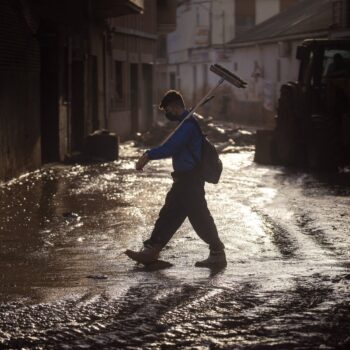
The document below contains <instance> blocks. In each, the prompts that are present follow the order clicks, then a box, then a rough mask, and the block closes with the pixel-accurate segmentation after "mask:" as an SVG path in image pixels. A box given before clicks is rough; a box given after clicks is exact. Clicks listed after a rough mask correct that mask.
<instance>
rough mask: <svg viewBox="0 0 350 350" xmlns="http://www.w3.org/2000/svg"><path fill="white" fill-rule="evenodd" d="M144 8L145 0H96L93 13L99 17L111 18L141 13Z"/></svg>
mask: <svg viewBox="0 0 350 350" xmlns="http://www.w3.org/2000/svg"><path fill="white" fill-rule="evenodd" d="M143 10H144V0H94V1H93V14H94V15H95V16H96V17H98V18H111V17H119V16H124V15H132V14H140V13H142V12H143Z"/></svg>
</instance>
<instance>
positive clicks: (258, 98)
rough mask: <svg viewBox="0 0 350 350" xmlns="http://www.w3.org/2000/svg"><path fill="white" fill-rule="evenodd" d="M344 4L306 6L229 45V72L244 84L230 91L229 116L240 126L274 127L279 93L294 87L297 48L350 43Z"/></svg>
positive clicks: (316, 0) (309, 0) (314, 0)
mask: <svg viewBox="0 0 350 350" xmlns="http://www.w3.org/2000/svg"><path fill="white" fill-rule="evenodd" d="M348 3H349V2H348V1H332V0H304V1H301V2H299V3H296V4H295V5H294V6H292V7H291V8H290V9H289V10H288V11H286V12H283V13H280V14H278V15H276V16H274V17H273V18H271V19H270V20H268V21H265V22H263V23H261V24H259V25H258V26H256V27H255V28H253V29H251V30H250V31H248V32H246V33H244V34H242V36H240V37H238V38H236V39H235V40H233V41H232V42H231V43H230V44H229V45H228V48H229V50H230V51H231V59H232V63H231V64H232V65H231V67H232V68H233V70H234V71H235V72H236V73H237V74H238V75H240V76H242V78H243V79H245V80H246V81H247V82H248V87H247V89H246V90H244V91H243V90H232V92H231V95H230V96H231V101H232V104H231V106H230V111H231V115H232V116H233V118H234V119H236V120H239V121H241V122H248V123H254V124H258V125H262V126H267V125H271V126H272V125H273V120H274V117H275V115H276V114H277V108H278V99H279V97H280V89H281V86H282V85H283V84H285V83H286V82H288V81H297V80H298V72H299V60H298V59H297V58H296V52H297V47H298V46H299V45H300V44H301V43H302V41H303V40H305V39H309V38H315V39H319V38H349V37H350V36H349V29H348V28H349V27H348V23H349V19H348V18H349V14H348V13H349V12H348V11H349V10H348Z"/></svg>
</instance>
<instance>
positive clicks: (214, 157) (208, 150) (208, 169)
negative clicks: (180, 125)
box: [190, 120, 222, 184]
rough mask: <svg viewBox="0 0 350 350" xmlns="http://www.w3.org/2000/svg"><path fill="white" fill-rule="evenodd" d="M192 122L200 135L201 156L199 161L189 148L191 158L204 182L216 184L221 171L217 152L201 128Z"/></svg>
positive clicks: (220, 162) (195, 122)
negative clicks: (196, 164)
mask: <svg viewBox="0 0 350 350" xmlns="http://www.w3.org/2000/svg"><path fill="white" fill-rule="evenodd" d="M194 124H195V125H196V127H197V128H198V130H199V131H200V133H201V135H202V158H201V160H200V161H198V159H196V157H195V156H194V154H193V152H192V151H191V150H190V152H191V154H192V157H193V159H194V160H195V161H196V163H198V166H199V168H200V172H201V174H202V177H203V179H204V181H205V182H209V183H212V184H217V183H218V182H219V180H220V176H221V173H222V161H221V160H220V158H219V154H218V152H217V150H216V148H215V146H214V145H213V144H212V143H211V142H210V141H209V140H208V138H207V137H206V135H204V134H203V132H202V129H201V128H200V126H199V125H198V123H197V121H195V120H194Z"/></svg>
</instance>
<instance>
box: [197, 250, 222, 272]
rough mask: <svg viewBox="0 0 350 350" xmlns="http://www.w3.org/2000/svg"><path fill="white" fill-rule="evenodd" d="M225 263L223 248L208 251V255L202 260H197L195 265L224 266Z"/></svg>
mask: <svg viewBox="0 0 350 350" xmlns="http://www.w3.org/2000/svg"><path fill="white" fill-rule="evenodd" d="M226 265H227V261H226V254H225V251H224V250H218V251H214V250H212V251H210V253H209V257H208V258H207V259H205V260H202V261H197V262H196V264H195V266H196V267H209V268H210V267H225V266H226Z"/></svg>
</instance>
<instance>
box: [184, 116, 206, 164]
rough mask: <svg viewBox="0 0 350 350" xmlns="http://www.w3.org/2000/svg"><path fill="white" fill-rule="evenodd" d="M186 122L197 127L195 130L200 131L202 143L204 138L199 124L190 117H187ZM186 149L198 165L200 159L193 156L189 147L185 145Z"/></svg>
mask: <svg viewBox="0 0 350 350" xmlns="http://www.w3.org/2000/svg"><path fill="white" fill-rule="evenodd" d="M188 122H192V124H194V125H195V126H196V128H197V130H198V131H199V132H200V134H201V137H202V145H203V139H204V134H203V132H202V129H201V127H200V126H199V124H198V122H197V121H196V120H195V119H194V118H193V117H192V118H190V119H188ZM187 150H188V151H189V152H190V154H191V156H192V158H193V160H194V162H195V163H196V164H197V165H199V164H200V163H201V160H200V159H197V157H196V156H195V154H194V153H193V152H192V150H191V149H190V147H187Z"/></svg>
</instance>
